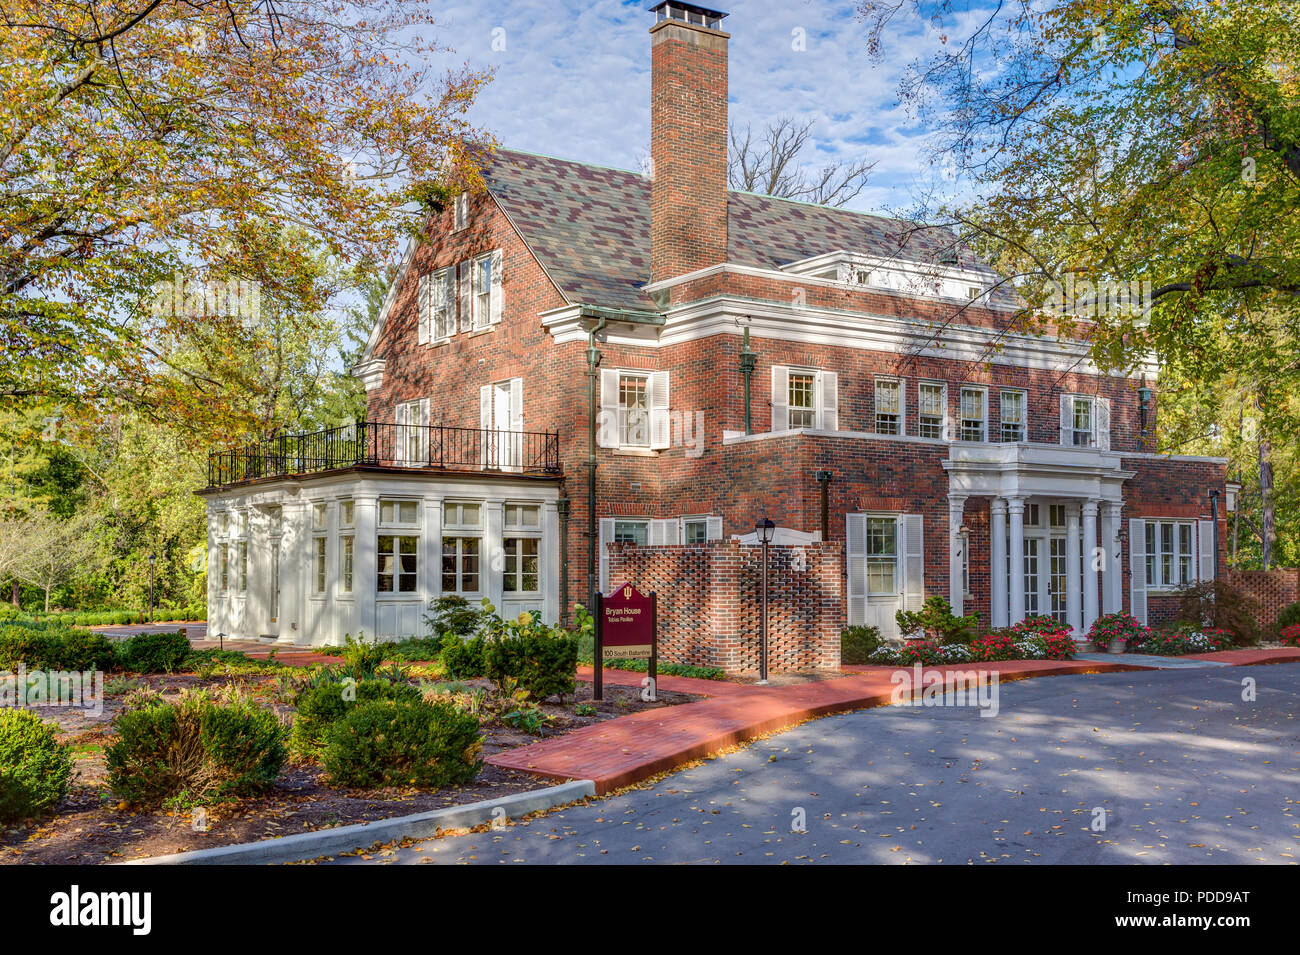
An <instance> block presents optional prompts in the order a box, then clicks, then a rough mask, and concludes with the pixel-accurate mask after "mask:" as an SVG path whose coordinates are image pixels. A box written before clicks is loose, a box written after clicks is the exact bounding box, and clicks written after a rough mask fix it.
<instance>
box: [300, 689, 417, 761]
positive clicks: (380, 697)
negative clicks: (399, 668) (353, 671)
mask: <svg viewBox="0 0 1300 955" xmlns="http://www.w3.org/2000/svg"><path fill="white" fill-rule="evenodd" d="M419 699H420V691H419V690H417V689H416V688H415V687H413V686H411V685H409V684H406V683H390V682H388V681H387V680H363V681H361V682H359V683H356V682H351V681H347V680H342V681H337V682H336V681H335V680H333V679H327V680H326V681H324V682H321V683H318V684H316V685H315V686H309V687H307V688H305V689H303V690H301V691H299V693H298V695H297V696H296V697H294V701H293V704H294V707H295V709H296V710H297V713H296V714H295V716H294V719H293V736H292V740H293V749H294V752H296V753H299V754H300V755H302V756H306V757H316V756H319V755H320V753H321V750H322V749H323V748H324V745H325V735H326V733H327V732H328V730H329V728H330V727H331V726H332V725H333V724H334V723H336V722H338V721H339V720H340V719H342V718H343V717H344V716H345V715H346V714H347V712H348V710H350V709H354V708H355V707H356V706H358V705H360V704H365V703H376V702H380V701H388V702H407V703H413V702H415V701H417V700H419Z"/></svg>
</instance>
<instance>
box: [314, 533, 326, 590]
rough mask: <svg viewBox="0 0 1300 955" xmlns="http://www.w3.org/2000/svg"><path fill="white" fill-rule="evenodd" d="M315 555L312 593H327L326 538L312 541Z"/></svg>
mask: <svg viewBox="0 0 1300 955" xmlns="http://www.w3.org/2000/svg"><path fill="white" fill-rule="evenodd" d="M312 548H313V554H314V561H313V564H314V566H313V568H312V569H313V574H312V593H316V594H323V593H325V580H326V569H327V568H326V564H325V558H326V542H325V538H324V537H317V538H314V539H313V540H312Z"/></svg>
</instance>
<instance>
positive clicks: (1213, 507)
mask: <svg viewBox="0 0 1300 955" xmlns="http://www.w3.org/2000/svg"><path fill="white" fill-rule="evenodd" d="M1210 526H1211V528H1212V530H1213V531H1214V536H1213V540H1214V560H1213V563H1212V567H1211V569H1210V579H1211V580H1215V581H1217V580H1218V579H1219V489H1218V488H1217V487H1216V488H1211V489H1210Z"/></svg>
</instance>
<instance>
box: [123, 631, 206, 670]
mask: <svg viewBox="0 0 1300 955" xmlns="http://www.w3.org/2000/svg"><path fill="white" fill-rule="evenodd" d="M189 655H190V642H189V640H187V639H186V638H185V634H184V633H183V632H182V631H180V630H176V631H174V632H169V633H137V634H136V635H135V636H134V637H131V638H130V639H128V640H124V641H123V642H122V643H121V644H120V649H119V656H118V658H119V660H120V661H121V663H122V666H123V668H125V669H127V670H133V671H135V672H136V673H171V672H173V671H174V670H178V669H180V667H181V666H182V665H183V664H184V663H185V661H186V659H187V658H188V657H189Z"/></svg>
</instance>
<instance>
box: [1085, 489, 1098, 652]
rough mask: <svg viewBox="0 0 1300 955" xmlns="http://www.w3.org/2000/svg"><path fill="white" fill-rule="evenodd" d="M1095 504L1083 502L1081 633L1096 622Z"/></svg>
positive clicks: (1093, 502)
mask: <svg viewBox="0 0 1300 955" xmlns="http://www.w3.org/2000/svg"><path fill="white" fill-rule="evenodd" d="M1096 552H1097V502H1096V501H1084V502H1083V632H1084V633H1087V632H1088V630H1089V628H1090V627H1091V626H1092V625H1093V623H1094V622H1096V620H1097V557H1096Z"/></svg>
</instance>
